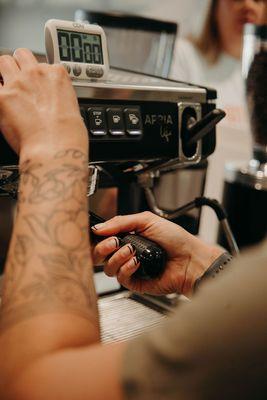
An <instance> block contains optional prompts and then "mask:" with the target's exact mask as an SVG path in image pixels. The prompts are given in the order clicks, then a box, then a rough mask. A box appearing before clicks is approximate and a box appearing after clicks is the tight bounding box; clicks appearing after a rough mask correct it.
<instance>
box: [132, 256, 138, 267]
mask: <svg viewBox="0 0 267 400" xmlns="http://www.w3.org/2000/svg"><path fill="white" fill-rule="evenodd" d="M133 262H134V265H137V264H138V263H139V261H138V260H137V258H136V257H134V258H133Z"/></svg>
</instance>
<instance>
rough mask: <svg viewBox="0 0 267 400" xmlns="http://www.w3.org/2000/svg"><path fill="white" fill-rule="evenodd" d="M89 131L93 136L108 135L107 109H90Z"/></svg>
mask: <svg viewBox="0 0 267 400" xmlns="http://www.w3.org/2000/svg"><path fill="white" fill-rule="evenodd" d="M88 123H89V130H90V132H91V134H92V135H93V136H104V135H106V134H107V122H106V116H105V109H104V108H102V107H95V108H89V109H88Z"/></svg>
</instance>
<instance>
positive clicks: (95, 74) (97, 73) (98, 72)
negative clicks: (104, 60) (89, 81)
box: [86, 67, 104, 78]
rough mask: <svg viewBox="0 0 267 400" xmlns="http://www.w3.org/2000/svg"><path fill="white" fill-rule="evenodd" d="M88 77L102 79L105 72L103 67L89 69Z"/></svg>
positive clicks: (87, 71) (87, 70) (87, 69)
mask: <svg viewBox="0 0 267 400" xmlns="http://www.w3.org/2000/svg"><path fill="white" fill-rule="evenodd" d="M86 75H87V76H88V78H102V76H103V75H104V70H103V68H101V67H87V68H86Z"/></svg>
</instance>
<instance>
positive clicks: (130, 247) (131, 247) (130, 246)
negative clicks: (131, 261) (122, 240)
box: [127, 244, 135, 254]
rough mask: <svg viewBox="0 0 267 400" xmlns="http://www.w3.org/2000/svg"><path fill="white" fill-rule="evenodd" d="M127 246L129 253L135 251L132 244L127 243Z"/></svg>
mask: <svg viewBox="0 0 267 400" xmlns="http://www.w3.org/2000/svg"><path fill="white" fill-rule="evenodd" d="M127 247H128V249H129V250H130V253H131V254H134V252H135V247H134V246H133V245H132V244H128V245H127Z"/></svg>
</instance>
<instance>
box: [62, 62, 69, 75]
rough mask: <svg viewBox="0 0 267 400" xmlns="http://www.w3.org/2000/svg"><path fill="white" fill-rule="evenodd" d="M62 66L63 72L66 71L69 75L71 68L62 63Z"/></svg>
mask: <svg viewBox="0 0 267 400" xmlns="http://www.w3.org/2000/svg"><path fill="white" fill-rule="evenodd" d="M62 65H63V67H64V68H65V70H66V71H67V73H68V74H70V73H71V67H70V66H69V64H66V63H62Z"/></svg>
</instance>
